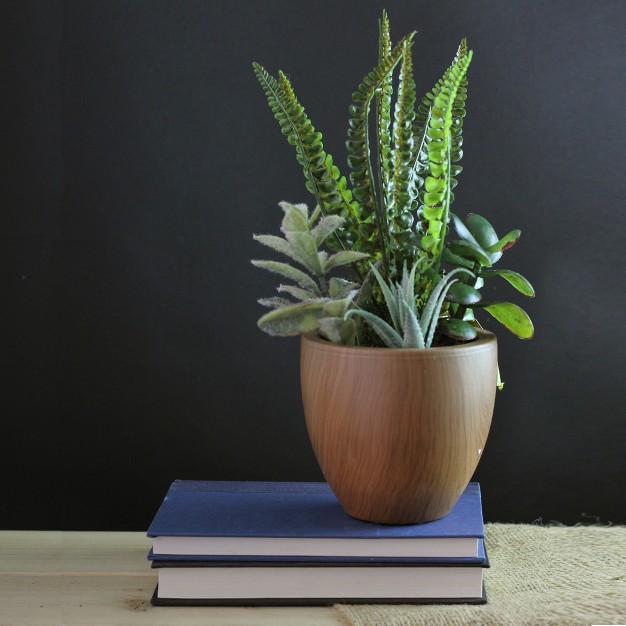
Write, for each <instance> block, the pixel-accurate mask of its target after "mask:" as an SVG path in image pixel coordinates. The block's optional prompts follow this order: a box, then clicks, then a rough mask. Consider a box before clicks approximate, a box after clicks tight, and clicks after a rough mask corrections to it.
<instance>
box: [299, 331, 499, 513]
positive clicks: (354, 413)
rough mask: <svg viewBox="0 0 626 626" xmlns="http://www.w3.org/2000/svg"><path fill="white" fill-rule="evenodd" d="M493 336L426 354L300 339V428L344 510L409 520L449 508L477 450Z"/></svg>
mask: <svg viewBox="0 0 626 626" xmlns="http://www.w3.org/2000/svg"><path fill="white" fill-rule="evenodd" d="M496 375H497V342H496V337H495V335H493V334H491V333H488V332H481V333H480V335H479V337H478V339H476V340H474V341H472V342H471V343H467V344H463V345H459V346H452V347H445V348H430V349H426V350H419V349H403V350H393V349H388V348H361V347H349V346H342V345H337V344H333V343H330V342H328V341H325V340H324V339H321V338H320V337H319V336H317V335H316V334H315V333H308V334H306V335H303V336H302V343H301V360H300V376H301V383H302V399H303V403H304V412H305V417H306V424H307V428H308V432H309V436H310V439H311V443H312V446H313V450H314V452H315V455H316V457H317V460H318V463H319V464H320V467H321V469H322V472H323V473H324V476H325V477H326V480H327V481H328V483H329V485H330V487H331V489H332V490H333V491H334V493H335V495H336V496H337V498H338V500H339V502H340V503H341V505H342V506H343V508H344V510H345V511H346V512H347V513H348V514H349V515H352V516H353V517H356V518H359V519H362V520H367V521H371V522H377V523H387V524H416V523H421V522H427V521H431V520H434V519H438V518H440V517H443V516H444V515H446V514H447V513H449V512H450V510H451V509H452V507H453V506H454V504H455V503H456V501H457V499H458V498H459V496H460V495H461V493H462V492H463V490H464V489H465V487H466V486H467V483H468V482H469V481H470V479H471V477H472V474H473V473H474V470H475V469H476V466H477V465H478V461H479V460H480V457H481V454H482V451H483V449H484V447H485V442H486V440H487V435H488V433H489V427H490V425H491V418H492V415H493V407H494V402H495V393H496Z"/></svg>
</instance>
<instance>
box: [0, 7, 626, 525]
mask: <svg viewBox="0 0 626 626" xmlns="http://www.w3.org/2000/svg"><path fill="white" fill-rule="evenodd" d="M0 6H1V15H0V28H1V29H2V32H1V40H0V41H1V47H2V49H1V51H0V64H1V75H0V77H1V93H2V112H1V118H0V119H1V124H2V141H1V145H2V156H3V162H2V168H1V171H2V187H1V193H2V207H1V220H2V224H1V228H0V238H1V246H0V247H1V252H2V262H1V264H0V268H1V272H2V280H1V285H2V292H3V298H2V307H1V311H2V327H1V333H2V337H3V339H2V349H1V350H0V355H1V358H0V362H1V363H2V368H3V369H2V372H1V380H2V393H1V407H0V410H1V424H2V432H1V436H0V443H1V446H2V453H1V455H0V470H1V475H2V477H3V489H2V491H3V494H2V506H1V509H2V514H1V516H0V525H1V526H2V527H4V528H31V529H39V528H54V529H57V528H58V529H120V530H122V529H127V530H143V529H145V528H146V527H147V525H148V523H149V522H150V520H151V517H152V515H153V513H154V511H155V510H156V507H157V506H158V504H159V502H160V500H161V498H162V496H163V494H164V492H165V490H166V489H167V487H168V486H169V484H170V482H171V481H172V480H173V479H175V478H194V479H232V480H238V479H241V480H243V479H251V480H319V479H321V473H320V471H319V469H318V467H317V464H316V462H315V459H314V456H313V453H312V451H311V448H310V446H309V443H308V439H307V434H306V429H305V425H304V419H303V412H302V407H301V403H300V395H299V373H298V367H299V363H298V359H299V344H298V340H297V339H276V338H271V337H268V336H266V335H264V334H263V333H262V332H261V331H259V330H258V329H257V327H256V319H257V318H258V317H259V315H260V314H261V313H262V310H261V308H260V307H259V306H258V305H257V304H256V302H255V301H256V299H257V298H259V297H262V296H269V295H272V292H273V289H274V286H275V284H276V281H275V280H274V277H272V276H271V275H269V274H267V273H265V272H263V271H261V270H257V269H255V268H253V267H252V266H251V265H250V263H249V259H251V258H254V257H257V258H258V257H264V256H265V257H267V254H266V252H265V250H263V249H261V246H259V245H258V244H256V243H255V242H254V241H253V240H252V234H253V233H276V232H277V228H278V225H279V221H280V217H281V211H280V209H279V208H278V206H277V203H278V202H279V201H280V200H289V201H292V202H303V201H304V202H309V203H310V202H312V198H311V196H309V195H308V193H307V192H306V190H305V188H304V180H303V177H302V174H301V171H300V169H299V166H298V164H297V163H296V161H295V158H294V153H293V149H292V147H291V146H289V145H288V144H287V143H286V141H285V140H284V138H283V137H282V136H281V134H280V132H279V129H278V126H277V124H276V122H275V120H274V119H273V118H272V114H271V112H270V111H269V109H268V108H267V105H266V102H265V99H264V96H263V94H262V91H261V89H260V87H259V86H258V84H257V83H256V79H255V77H254V74H253V72H252V69H251V62H252V61H253V60H256V61H259V62H261V63H262V64H264V65H265V66H266V67H267V68H268V69H269V70H270V71H272V72H275V71H276V70H277V69H278V68H282V69H284V71H285V72H286V73H287V74H289V75H290V77H291V79H292V82H293V84H294V88H295V89H296V92H297V94H298V96H299V98H300V100H301V102H302V103H303V104H304V105H305V107H306V109H307V111H308V113H309V116H310V117H311V118H312V120H313V122H314V124H315V126H316V127H317V128H318V129H319V130H321V131H322V132H323V133H324V139H325V145H326V148H327V150H328V151H329V152H330V153H332V154H333V156H334V157H335V161H336V162H337V163H338V164H339V165H340V166H341V169H342V170H343V171H344V173H347V167H346V166H345V165H344V163H345V148H344V139H345V133H346V128H347V109H348V105H349V103H350V96H351V93H352V91H354V90H355V88H356V86H357V85H358V83H359V82H360V80H361V79H362V77H363V75H364V74H365V73H366V72H368V71H369V70H370V69H371V68H372V67H373V65H374V64H375V60H376V54H377V19H378V17H379V14H380V11H381V9H382V8H383V6H384V5H382V4H381V5H378V4H377V3H374V2H372V3H367V4H366V3H363V2H362V1H350V2H346V1H341V2H337V1H335V2H331V1H329V0H317V1H316V2H314V3H313V2H294V1H289V0H270V1H268V0H264V1H263V2H260V1H252V0H246V1H243V0H231V1H229V2H222V1H217V0H211V1H209V0H206V1H202V2H200V1H179V2H172V1H147V0H146V1H144V0H135V1H119V0H113V1H105V0H100V1H89V0H81V1H75V2H54V1H46V2H43V1H41V2H32V1H31V2H28V1H25V2H24V1H15V2H2V4H1V5H0ZM387 9H388V11H389V14H390V18H391V27H392V36H393V37H394V39H395V40H397V39H398V38H399V37H400V36H401V35H404V34H405V33H406V32H408V31H410V30H413V29H417V30H418V31H419V32H418V35H417V37H416V44H415V47H414V64H415V77H416V84H417V90H418V94H420V95H421V94H423V93H425V92H426V91H427V90H429V89H430V88H431V87H432V86H433V84H434V82H435V81H436V80H437V78H438V77H439V76H440V75H441V73H443V71H444V70H445V68H446V67H447V66H448V65H449V63H450V61H451V59H452V57H453V56H454V53H455V51H456V47H457V45H458V42H459V40H460V38H461V37H462V36H464V35H466V36H467V37H468V41H469V45H470V48H472V49H473V50H474V55H475V56H474V60H473V63H472V66H471V68H470V73H469V81H470V85H469V89H470V95H469V101H468V107H467V108H468V116H467V118H466V120H465V127H464V129H465V130H464V136H465V144H464V152H465V156H464V158H463V162H462V165H463V166H464V168H465V169H464V172H463V174H462V175H461V177H460V185H459V187H458V188H457V193H456V198H457V199H456V202H455V207H456V208H455V210H456V211H457V212H459V213H461V214H464V213H466V212H470V211H476V212H478V213H481V214H483V215H484V216H485V217H487V218H488V219H489V220H491V221H492V223H493V224H494V225H495V226H496V229H497V230H498V231H499V232H501V233H504V232H506V231H507V230H510V229H512V228H515V227H520V228H521V229H522V239H521V240H520V243H519V244H518V245H517V246H516V247H515V248H513V249H512V250H511V251H510V252H508V253H507V255H506V257H505V260H503V262H501V266H502V267H510V268H511V269H515V270H517V271H520V272H521V273H523V274H525V275H526V276H528V278H529V279H530V280H531V282H532V283H533V285H534V286H535V289H536V291H537V298H536V299H535V300H526V299H524V298H523V297H522V296H519V297H517V296H516V294H515V293H514V292H513V290H512V289H511V288H510V287H509V286H508V285H507V284H506V283H504V281H502V283H501V284H500V285H499V286H498V293H499V294H500V296H501V297H503V298H511V299H513V300H515V301H516V302H518V303H519V304H521V305H522V306H524V308H526V309H527V311H528V312H529V313H530V315H531V317H532V318H533V321H534V322H535V326H536V336H535V338H534V339H533V340H531V341H521V340H518V339H516V338H515V337H513V336H512V335H510V334H508V333H507V332H506V331H505V330H500V329H499V328H496V326H497V325H496V324H491V325H488V327H489V328H490V329H494V330H496V331H497V333H498V336H499V342H500V366H501V370H502V374H503V378H504V380H505V381H506V386H505V390H504V391H503V392H501V393H499V394H498V396H497V400H496V411H495V416H494V423H493V426H492V430H491V434H490V439H489V442H488V445H487V448H486V451H485V453H484V457H483V460H482V462H481V465H480V466H479V469H478V471H477V473H476V476H475V479H477V480H480V481H481V483H482V488H483V493H484V507H485V517H486V519H487V520H489V521H501V522H508V521H515V522H531V521H534V520H536V519H539V518H541V519H542V520H543V521H544V522H548V521H550V520H557V521H560V522H563V523H568V524H572V523H578V522H582V523H586V522H595V521H600V522H602V523H607V522H613V523H625V522H626V499H625V498H624V497H623V495H624V494H623V486H624V476H625V475H626V472H625V469H626V464H625V461H624V458H625V455H624V452H625V445H624V444H625V427H624V417H625V415H624V409H623V404H624V403H623V398H624V369H625V368H624V356H623V355H624V331H623V324H624V322H623V304H624V297H623V293H624V273H623V269H624V265H623V260H622V242H623V233H624V213H625V212H624V196H625V191H626V190H625V189H624V167H623V157H624V133H623V129H624V125H625V120H624V97H623V96H624V92H623V80H624V75H625V71H624V70H625V67H624V54H623V47H622V45H621V44H622V43H623V31H622V30H621V29H620V27H619V24H623V23H624V17H625V13H626V11H625V10H624V4H623V3H622V2H607V1H601V2H597V1H596V2H591V1H590V2H580V1H553V2H549V3H544V2H539V1H537V2H534V1H529V0H516V1H509V2H502V1H501V0H484V1H480V2H478V1H464V2H458V1H457V2H452V1H441V0H440V1H438V2H422V1H415V0H411V1H408V0H407V1H394V2H389V3H387Z"/></svg>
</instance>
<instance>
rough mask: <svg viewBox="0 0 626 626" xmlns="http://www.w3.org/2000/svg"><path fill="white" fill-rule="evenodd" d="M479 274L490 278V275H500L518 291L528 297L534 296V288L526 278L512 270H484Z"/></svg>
mask: <svg viewBox="0 0 626 626" xmlns="http://www.w3.org/2000/svg"><path fill="white" fill-rule="evenodd" d="M481 276H484V277H485V278H490V277H491V276H501V277H502V278H504V280H506V281H507V282H508V283H510V284H511V285H513V287H515V289H517V291H519V292H520V293H522V294H524V295H525V296H528V297H529V298H534V297H535V290H534V289H533V286H532V285H531V284H530V282H529V281H528V279H527V278H525V277H524V276H522V275H521V274H518V273H517V272H514V271H513V270H484V271H483V272H481Z"/></svg>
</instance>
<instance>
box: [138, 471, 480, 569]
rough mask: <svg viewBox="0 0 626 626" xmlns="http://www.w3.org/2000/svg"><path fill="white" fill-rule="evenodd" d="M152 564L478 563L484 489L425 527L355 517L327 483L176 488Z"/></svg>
mask: <svg viewBox="0 0 626 626" xmlns="http://www.w3.org/2000/svg"><path fill="white" fill-rule="evenodd" d="M147 534H148V536H149V537H151V538H152V541H153V546H152V557H153V558H154V559H157V560H158V559H161V558H163V559H165V558H168V557H171V556H174V557H175V558H178V557H202V556H207V557H211V558H213V557H219V556H230V557H255V556H256V557H308V558H310V557H330V558H334V559H337V558H344V557H345V558H348V557H371V558H376V559H392V560H393V559H403V558H418V559H419V558H422V559H444V558H449V559H463V558H465V559H475V560H478V561H480V555H479V549H480V540H481V539H483V537H484V528H483V518H482V504H481V496H480V487H479V485H478V483H470V484H469V485H468V487H467V489H466V490H465V491H464V493H463V494H462V495H461V497H460V498H459V500H458V502H457V503H456V505H455V507H454V508H453V510H452V511H451V512H450V513H449V514H448V515H447V516H446V517H443V518H441V519H439V520H435V521H433V522H427V523H424V524H408V525H387V524H373V523H370V522H363V521H360V520H357V519H354V518H352V517H350V516H349V515H347V514H346V513H345V512H344V511H343V509H342V508H341V505H340V504H339V502H338V501H337V499H336V497H335V495H334V494H333V493H332V491H331V490H330V488H329V486H328V485H327V484H326V483H281V482H221V481H210V482H203V481H185V480H177V481H175V482H174V483H173V484H172V485H171V487H170V489H169V491H168V493H167V495H166V496H165V499H164V500H163V503H162V504H161V506H160V508H159V510H158V512H157V514H156V516H155V518H154V520H153V522H152V524H151V525H150V528H149V529H148V533H147Z"/></svg>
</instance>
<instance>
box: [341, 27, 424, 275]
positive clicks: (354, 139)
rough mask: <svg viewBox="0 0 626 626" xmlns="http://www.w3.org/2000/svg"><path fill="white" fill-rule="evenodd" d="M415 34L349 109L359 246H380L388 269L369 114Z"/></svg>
mask: <svg viewBox="0 0 626 626" xmlns="http://www.w3.org/2000/svg"><path fill="white" fill-rule="evenodd" d="M414 35H415V33H411V34H410V35H407V36H406V37H404V38H403V39H402V40H401V41H400V42H399V43H398V44H397V45H396V46H395V48H394V49H393V50H392V51H391V53H390V54H389V55H388V56H386V57H385V58H384V59H383V60H382V61H381V62H380V63H379V64H378V65H377V66H376V67H375V68H374V69H373V70H372V71H371V72H369V74H367V75H366V76H365V78H364V79H363V82H362V83H361V84H360V85H359V87H358V91H355V92H354V93H353V94H352V104H351V105H350V109H349V111H350V120H349V126H350V128H349V129H348V141H347V142H346V146H347V148H348V164H349V165H350V167H351V168H352V171H351V173H350V181H351V182H352V185H353V190H352V191H353V195H354V197H355V199H356V200H357V202H358V203H359V219H360V222H361V229H360V230H361V233H360V234H361V239H360V241H359V242H358V249H359V250H361V251H362V252H367V253H370V254H375V253H376V251H377V249H378V250H380V252H381V254H382V260H383V266H384V267H385V268H387V267H388V266H389V262H388V258H387V257H388V243H387V241H386V237H385V229H384V225H385V223H386V220H385V217H386V216H385V214H384V211H383V210H382V209H381V206H380V204H379V202H378V200H377V197H376V191H375V188H374V176H373V171H372V163H371V161H370V148H369V135H368V116H369V110H370V105H371V102H372V99H373V98H374V95H375V93H376V91H377V90H378V89H379V88H380V86H381V84H382V82H383V81H384V80H385V78H386V77H387V76H388V75H389V74H390V72H391V71H392V70H393V69H394V67H395V66H396V65H397V64H398V62H399V61H400V59H401V58H402V53H403V50H404V47H405V46H406V45H407V44H408V43H409V42H410V41H411V40H412V38H413V36H414ZM373 220H374V221H373ZM377 244H378V247H377Z"/></svg>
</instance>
